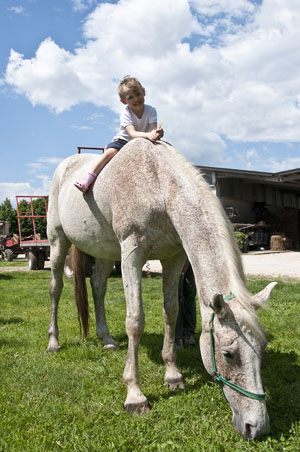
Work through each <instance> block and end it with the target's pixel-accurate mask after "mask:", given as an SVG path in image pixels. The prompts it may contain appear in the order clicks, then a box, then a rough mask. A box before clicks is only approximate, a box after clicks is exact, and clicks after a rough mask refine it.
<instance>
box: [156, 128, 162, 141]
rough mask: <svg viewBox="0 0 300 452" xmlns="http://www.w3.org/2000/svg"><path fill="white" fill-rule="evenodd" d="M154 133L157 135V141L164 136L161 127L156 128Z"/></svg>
mask: <svg viewBox="0 0 300 452" xmlns="http://www.w3.org/2000/svg"><path fill="white" fill-rule="evenodd" d="M155 132H156V133H157V135H158V140H160V139H161V138H162V137H163V136H164V129H163V128H162V127H158V128H157V129H156V130H155Z"/></svg>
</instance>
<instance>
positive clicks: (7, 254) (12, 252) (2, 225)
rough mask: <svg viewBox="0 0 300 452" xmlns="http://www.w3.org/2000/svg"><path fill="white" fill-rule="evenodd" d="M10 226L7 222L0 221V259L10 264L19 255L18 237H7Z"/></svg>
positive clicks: (14, 235)
mask: <svg viewBox="0 0 300 452" xmlns="http://www.w3.org/2000/svg"><path fill="white" fill-rule="evenodd" d="M9 227H10V224H9V223H8V222H7V221H0V246H1V257H2V259H4V260H5V261H8V262H11V261H12V260H13V259H14V258H16V257H17V256H18V254H20V253H21V250H20V247H19V237H18V236H17V235H16V234H13V236H10V235H9Z"/></svg>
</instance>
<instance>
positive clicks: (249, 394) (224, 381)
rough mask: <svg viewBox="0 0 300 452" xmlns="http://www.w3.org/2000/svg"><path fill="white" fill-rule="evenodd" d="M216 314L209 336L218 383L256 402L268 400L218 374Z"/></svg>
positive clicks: (211, 321) (226, 298)
mask: <svg viewBox="0 0 300 452" xmlns="http://www.w3.org/2000/svg"><path fill="white" fill-rule="evenodd" d="M232 298H233V295H232V294H230V295H227V297H225V298H224V300H225V301H228V300H232ZM209 307H210V308H211V309H213V306H212V304H211V303H209ZM214 317H215V313H214V312H213V313H212V315H211V317H210V319H209V325H210V329H209V334H210V352H211V363H212V368H213V371H214V374H215V378H216V381H217V382H218V383H220V384H221V385H223V384H225V385H227V386H229V387H230V388H232V389H234V390H235V391H238V392H240V393H241V394H243V395H244V396H246V397H250V398H251V399H255V400H264V399H265V398H266V393H265V392H264V393H263V394H256V393H255V392H251V391H248V390H247V389H244V388H242V387H241V386H239V385H237V384H235V383H233V382H231V381H230V380H227V379H226V378H224V377H222V375H219V374H218V370H217V365H216V358H215V341H214V330H213V322H214Z"/></svg>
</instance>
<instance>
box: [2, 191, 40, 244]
mask: <svg viewBox="0 0 300 452" xmlns="http://www.w3.org/2000/svg"><path fill="white" fill-rule="evenodd" d="M32 206H33V214H34V215H46V208H45V200H44V198H36V199H33V202H32ZM19 215H20V216H22V217H23V218H20V223H21V232H22V237H23V238H24V237H28V236H31V235H33V232H34V230H33V222H32V219H31V218H29V217H28V218H26V215H28V216H29V215H32V208H31V204H30V202H28V198H26V199H21V200H19ZM0 220H5V221H8V222H9V223H10V230H9V232H10V235H12V234H19V229H18V220H17V209H14V208H13V207H12V205H11V202H10V200H9V199H7V198H6V199H5V201H3V203H2V204H1V205H0ZM34 221H35V231H36V233H39V234H40V235H41V239H45V238H47V235H46V230H47V220H46V218H35V220H34Z"/></svg>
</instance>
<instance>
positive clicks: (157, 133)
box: [126, 122, 164, 143]
mask: <svg viewBox="0 0 300 452" xmlns="http://www.w3.org/2000/svg"><path fill="white" fill-rule="evenodd" d="M149 129H150V132H138V131H137V130H135V127H134V126H133V125H132V124H130V125H129V126H126V130H127V132H128V134H129V135H130V136H131V138H147V139H148V140H150V141H152V142H153V143H154V142H155V141H157V140H159V139H160V138H161V137H162V136H163V134H164V132H163V129H162V128H157V124H156V123H154V122H153V123H151V124H149Z"/></svg>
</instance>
